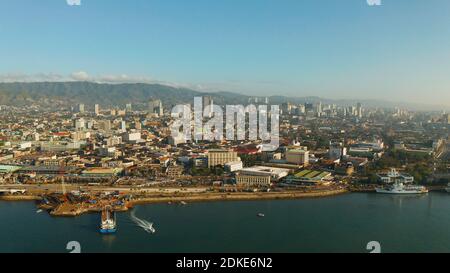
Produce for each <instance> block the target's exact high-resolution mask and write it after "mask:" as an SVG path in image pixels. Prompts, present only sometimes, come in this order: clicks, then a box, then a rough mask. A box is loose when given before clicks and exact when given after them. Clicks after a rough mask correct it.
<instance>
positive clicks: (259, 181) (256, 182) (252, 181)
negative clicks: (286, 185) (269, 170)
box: [236, 174, 272, 187]
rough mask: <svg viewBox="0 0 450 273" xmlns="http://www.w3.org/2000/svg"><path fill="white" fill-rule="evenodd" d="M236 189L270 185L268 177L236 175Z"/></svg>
mask: <svg viewBox="0 0 450 273" xmlns="http://www.w3.org/2000/svg"><path fill="white" fill-rule="evenodd" d="M236 185H237V186H238V187H270V186H271V185H272V183H271V179H270V175H241V174H238V175H236Z"/></svg>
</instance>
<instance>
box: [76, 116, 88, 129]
mask: <svg viewBox="0 0 450 273" xmlns="http://www.w3.org/2000/svg"><path fill="white" fill-rule="evenodd" d="M85 128H86V122H85V121H84V119H83V118H80V119H77V120H75V130H76V131H82V130H84V129H85Z"/></svg>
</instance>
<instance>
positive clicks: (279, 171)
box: [239, 166, 289, 181]
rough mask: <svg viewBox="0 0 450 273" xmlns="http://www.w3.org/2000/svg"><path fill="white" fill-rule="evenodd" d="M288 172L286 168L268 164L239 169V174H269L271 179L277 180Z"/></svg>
mask: <svg viewBox="0 0 450 273" xmlns="http://www.w3.org/2000/svg"><path fill="white" fill-rule="evenodd" d="M288 174H289V170H288V169H283V168H274V167H268V166H253V167H249V168H243V169H242V170H240V171H239V175H241V176H269V177H270V179H271V180H272V181H279V180H280V179H282V178H283V177H286V176H287V175H288Z"/></svg>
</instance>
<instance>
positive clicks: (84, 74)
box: [70, 71, 91, 81]
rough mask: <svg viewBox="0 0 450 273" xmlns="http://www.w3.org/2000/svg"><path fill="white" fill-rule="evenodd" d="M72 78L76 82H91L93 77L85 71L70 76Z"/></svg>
mask: <svg viewBox="0 0 450 273" xmlns="http://www.w3.org/2000/svg"><path fill="white" fill-rule="evenodd" d="M70 78H71V79H72V80H74V81H90V80H91V77H90V76H89V74H88V73H87V72H85V71H77V72H73V73H72V74H70Z"/></svg>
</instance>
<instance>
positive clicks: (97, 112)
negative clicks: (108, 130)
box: [94, 104, 100, 116]
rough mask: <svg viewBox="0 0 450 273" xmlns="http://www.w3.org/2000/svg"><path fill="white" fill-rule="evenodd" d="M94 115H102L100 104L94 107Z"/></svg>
mask: <svg viewBox="0 0 450 273" xmlns="http://www.w3.org/2000/svg"><path fill="white" fill-rule="evenodd" d="M94 113H95V115H97V116H98V115H99V114H100V105H98V104H95V105H94Z"/></svg>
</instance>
